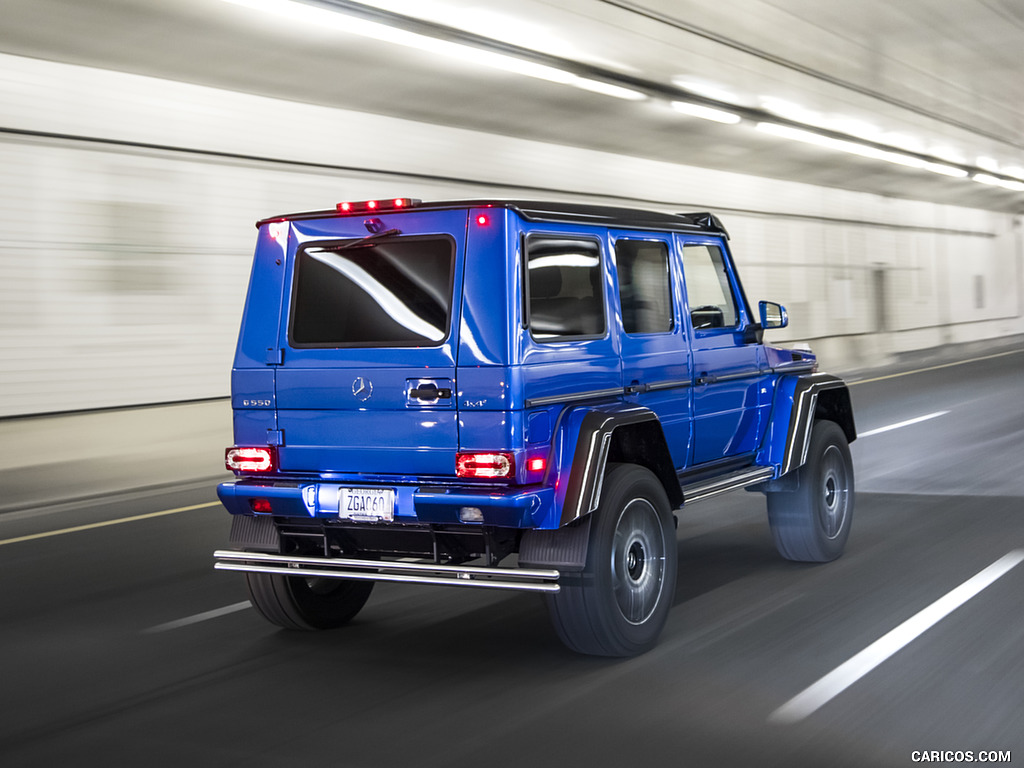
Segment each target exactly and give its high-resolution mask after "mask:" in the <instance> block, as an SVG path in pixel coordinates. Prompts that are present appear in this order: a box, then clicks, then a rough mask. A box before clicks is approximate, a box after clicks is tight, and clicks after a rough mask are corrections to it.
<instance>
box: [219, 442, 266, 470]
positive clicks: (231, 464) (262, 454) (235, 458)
mask: <svg viewBox="0 0 1024 768" xmlns="http://www.w3.org/2000/svg"><path fill="white" fill-rule="evenodd" d="M224 465H225V466H226V467H227V468H228V469H229V470H231V471H232V472H272V471H273V470H274V469H276V466H277V452H276V451H275V450H274V449H273V448H271V447H270V446H269V445H262V446H258V447H251V448H250V447H235V448H228V449H227V451H226V453H225V454H224Z"/></svg>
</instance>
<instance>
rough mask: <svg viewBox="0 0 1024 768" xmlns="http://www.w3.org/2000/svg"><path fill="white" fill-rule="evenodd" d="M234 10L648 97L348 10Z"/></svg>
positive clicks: (256, 4)
mask: <svg viewBox="0 0 1024 768" xmlns="http://www.w3.org/2000/svg"><path fill="white" fill-rule="evenodd" d="M224 2H228V3H231V4H233V5H239V6H242V7H244V8H250V9H253V10H258V11H262V12H265V13H270V14H273V15H275V16H280V17H283V18H286V19H288V20H291V21H300V22H305V23H308V24H312V25H314V26H318V27H321V28H323V27H326V28H329V29H336V30H338V31H341V32H345V33H348V34H352V35H358V36H360V37H366V38H369V39H371V40H379V41H381V42H386V43H392V44H394V45H401V46H404V47H406V48H413V49H415V50H420V51H425V52H427V53H431V54H437V55H439V56H446V57H448V58H452V59H458V60H460V61H465V62H468V63H470V64H473V65H475V66H483V67H490V68H491V69H498V70H501V71H504V72H513V73H515V74H519V75H524V76H526V77H533V78H536V79H538V80H546V81H548V82H551V83H558V84H560V85H571V86H573V87H575V88H580V89H581V90H585V91H590V92H592V93H600V94H603V95H605V96H612V97H614V98H618V99H627V100H632V101H640V100H644V99H646V98H647V94H645V93H643V92H641V91H638V90H635V89H632V88H626V87H624V86H621V85H616V84H614V83H609V82H605V81H602V80H595V79H593V78H587V77H582V76H580V75H577V74H576V73H574V72H569V71H567V70H564V69H560V68H558V67H555V66H551V65H549V64H542V63H539V62H537V61H533V60H531V59H530V58H526V57H522V56H516V55H513V54H510V53H500V52H498V51H491V50H487V49H485V48H481V47H478V46H475V45H469V44H466V43H461V42H454V41H452V40H444V39H442V38H440V37H434V36H431V35H424V34H421V33H419V32H413V31H411V30H408V29H404V28H401V27H397V26H392V25H390V24H387V23H384V22H380V21H373V20H371V19H367V18H363V17H362V16H359V15H357V14H355V13H350V12H349V11H348V10H347V9H346V8H344V7H343V6H334V5H333V4H321V3H316V4H313V3H308V2H297V1H296V0H224Z"/></svg>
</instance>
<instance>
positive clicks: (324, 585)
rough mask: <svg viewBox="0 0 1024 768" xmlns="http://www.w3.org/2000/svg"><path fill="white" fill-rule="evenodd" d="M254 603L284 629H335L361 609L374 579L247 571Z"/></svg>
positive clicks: (268, 617)
mask: <svg viewBox="0 0 1024 768" xmlns="http://www.w3.org/2000/svg"><path fill="white" fill-rule="evenodd" d="M245 583H246V586H247V587H248V588H249V598H250V600H251V601H252V604H253V606H255V608H256V610H258V611H259V612H260V613H261V614H263V617H264V618H265V619H267V621H269V622H271V623H272V624H277V625H278V626H279V627H284V628H285V629H297V630H314V629H334V628H335V627H340V626H341V625H342V624H345V623H346V622H348V621H349V619H351V618H352V617H353V616H355V615H356V614H357V613H359V611H360V609H361V608H362V607H363V605H365V604H366V601H367V599H368V598H369V597H370V591H371V590H372V589H373V582H372V581H355V580H352V579H331V578H321V577H313V578H307V577H304V576H284V575H282V574H279V573H247V574H245Z"/></svg>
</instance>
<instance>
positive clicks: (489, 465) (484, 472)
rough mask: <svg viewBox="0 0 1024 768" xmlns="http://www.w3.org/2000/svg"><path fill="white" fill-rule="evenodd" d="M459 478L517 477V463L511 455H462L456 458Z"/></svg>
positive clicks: (503, 453) (456, 469)
mask: <svg viewBox="0 0 1024 768" xmlns="http://www.w3.org/2000/svg"><path fill="white" fill-rule="evenodd" d="M455 474H456V475H458V476H459V477H486V478H503V477H504V478H507V477H515V474H516V461H515V457H514V456H513V455H512V454H511V453H506V452H502V453H460V454H458V455H457V456H456V458H455Z"/></svg>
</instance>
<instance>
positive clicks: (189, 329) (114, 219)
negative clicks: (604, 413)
mask: <svg viewBox="0 0 1024 768" xmlns="http://www.w3.org/2000/svg"><path fill="white" fill-rule="evenodd" d="M0 103H2V104H3V105H4V109H3V113H2V118H0V197H2V202H0V355H3V358H4V366H3V368H4V375H3V377H2V379H0V417H3V416H18V415H26V414H47V413H61V412H67V411H79V410H89V409H95V408H109V407H117V406H131V405H142V404H153V403H174V402H182V401H192V400H201V399H206V398H216V397H221V396H224V395H226V394H227V391H228V378H229V376H228V374H229V368H230V364H231V356H232V353H233V349H234V343H235V334H236V332H237V328H238V321H239V318H240V315H241V308H242V301H243V298H244V294H245V283H246V279H247V277H248V270H249V259H250V256H251V253H252V246H253V242H254V237H253V236H254V234H255V230H254V229H253V226H252V224H253V222H254V221H255V219H257V218H260V217H263V216H269V215H272V214H278V213H283V212H287V211H294V210H303V209H311V208H325V207H330V206H331V205H333V204H334V203H335V202H337V201H339V200H342V199H363V198H371V197H379V196H385V195H404V196H411V197H419V198H422V199H443V198H451V197H467V196H470V197H485V196H501V197H540V198H557V199H564V200H568V199H580V200H589V201H594V202H606V203H615V204H635V205H642V206H645V207H655V208H660V209H665V210H712V211H715V212H717V213H719V214H720V215H721V217H722V219H723V221H724V222H725V224H726V227H727V228H728V229H729V230H730V233H731V235H732V246H733V249H734V251H735V253H736V257H737V260H738V261H739V263H740V265H741V271H742V276H743V279H744V282H745V287H746V292H747V295H748V296H749V297H750V299H751V300H752V301H755V302H756V301H757V300H758V299H761V298H767V299H772V300H775V301H780V302H782V303H783V304H785V305H786V306H787V308H788V309H789V312H790V317H791V322H792V324H791V326H790V328H788V329H786V330H785V331H781V332H775V333H774V334H773V336H771V337H770V338H771V339H772V340H775V341H779V342H784V343H808V344H810V345H811V346H812V347H813V348H814V349H815V350H816V351H817V352H818V353H819V354H820V355H821V357H822V361H823V366H824V367H826V368H834V369H839V370H850V369H853V368H858V367H870V366H875V365H879V364H883V363H885V362H887V361H889V360H891V359H892V358H893V357H894V356H898V355H900V354H904V353H908V352H912V351H914V350H922V349H928V348H935V347H941V346H942V345H947V344H962V343H968V342H974V341H983V340H990V339H996V338H999V337H1003V336H1010V335H1013V334H1019V333H1022V332H1024V321H1022V308H1021V307H1022V246H1021V231H1020V225H1019V221H1018V220H1017V219H1016V217H1014V216H1012V215H1009V214H1001V213H996V212H991V211H984V210H975V209H966V208H957V207H952V206H944V205H937V204H931V203H924V202H917V201H910V200H901V199H895V198H887V197H880V196H876V195H868V194H863V193H855V192H848V191H844V190H841V189H835V188H825V187H814V186H809V185H805V184H798V183H792V182H785V181H779V180H772V179H766V178H760V177H754V176H744V175H740V174H735V173H727V172H721V171H712V170H707V169H702V168H697V167H690V166H683V165H674V164H670V163H665V162H658V161H653V160H648V159H643V158H640V157H627V156H621V155H613V154H608V153H602V152H598V151H594V150H586V149H579V148H573V147H569V146H560V145H553V144H544V143H540V142H534V141H528V140H524V139H519V138H515V137H508V136H498V135H493V134H484V133H479V132H473V131H469V130H464V129H459V128H451V127H445V126H438V125H431V124H427V123H419V122H412V121H409V120H403V119H398V118H393V117H386V116H380V115H370V114H365V113H358V112H352V111H344V110H338V109H331V108H327V107H322V106H314V105H308V104H300V103H294V102H288V101H283V100H276V99H269V98H264V97H259V96H252V95H246V94H240V93H233V92H226V91H221V90H216V89H213V88H207V87H203V86H199V85H188V84H182V83H176V82H170V81H165V80H159V79H155V78H149V77H143V76H137V75H130V74H125V73H118V72H110V71H105V70H97V69H89V68H84V67H78V66H72V65H66V64H58V63H53V62H45V61H38V60H33V59H25V58H19V57H11V56H4V55H0ZM638 154H641V152H640V151H639V150H638Z"/></svg>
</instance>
